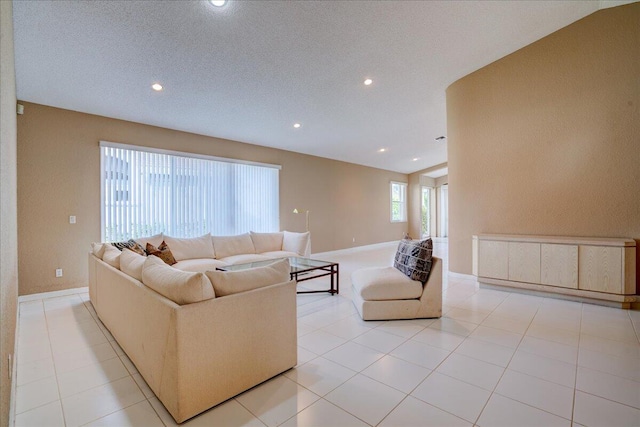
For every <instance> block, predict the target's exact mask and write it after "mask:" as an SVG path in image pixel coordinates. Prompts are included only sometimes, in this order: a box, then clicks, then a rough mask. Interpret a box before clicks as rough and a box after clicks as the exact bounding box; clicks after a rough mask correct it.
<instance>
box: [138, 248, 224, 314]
mask: <svg viewBox="0 0 640 427" xmlns="http://www.w3.org/2000/svg"><path fill="white" fill-rule="evenodd" d="M142 283H144V284H145V285H146V286H148V287H150V288H151V289H153V290H154V291H156V292H158V293H159V294H161V295H163V296H165V297H167V298H169V299H170V300H171V301H173V302H175V303H176V304H180V305H182V304H191V303H194V302H200V301H204V300H208V299H211V298H214V297H215V294H214V292H213V286H211V282H210V281H209V279H208V278H207V276H206V275H205V274H204V273H194V272H190V271H181V270H178V269H176V268H173V267H171V266H169V265H167V264H166V263H165V262H164V261H162V260H161V259H160V258H158V257H156V256H151V255H150V256H148V257H147V259H146V260H145V261H144V265H143V266H142Z"/></svg>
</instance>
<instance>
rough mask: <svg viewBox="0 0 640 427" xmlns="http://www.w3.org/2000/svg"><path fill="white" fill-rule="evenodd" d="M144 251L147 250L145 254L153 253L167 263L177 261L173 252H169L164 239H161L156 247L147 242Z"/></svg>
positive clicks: (171, 263) (170, 263)
mask: <svg viewBox="0 0 640 427" xmlns="http://www.w3.org/2000/svg"><path fill="white" fill-rule="evenodd" d="M146 252H147V255H155V256H157V257H158V258H160V259H161V260H163V261H164V262H166V263H167V264H169V265H173V264H175V263H176V262H177V261H176V259H175V258H174V257H173V254H172V253H171V250H170V249H169V246H168V245H167V244H166V243H165V241H164V240H163V241H162V243H160V246H158V247H157V248H156V247H155V246H153V245H152V244H151V243H147V250H146Z"/></svg>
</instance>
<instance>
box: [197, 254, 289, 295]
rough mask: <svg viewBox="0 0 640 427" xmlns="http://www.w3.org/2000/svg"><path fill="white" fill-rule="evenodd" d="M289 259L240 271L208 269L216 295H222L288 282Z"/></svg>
mask: <svg viewBox="0 0 640 427" xmlns="http://www.w3.org/2000/svg"><path fill="white" fill-rule="evenodd" d="M289 271H290V270H289V260H288V259H282V260H279V261H275V262H273V263H272V264H269V265H266V266H264V267H256V268H249V269H247V270H240V271H207V273H206V274H207V277H208V278H209V280H210V281H211V284H212V285H213V289H214V290H215V292H216V295H217V296H219V297H221V296H225V295H231V294H235V293H239V292H246V291H250V290H252V289H257V288H262V287H265V286H270V285H275V284H277V283H283V282H288V281H289V280H290V275H289Z"/></svg>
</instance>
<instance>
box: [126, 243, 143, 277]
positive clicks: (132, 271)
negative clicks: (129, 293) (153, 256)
mask: <svg viewBox="0 0 640 427" xmlns="http://www.w3.org/2000/svg"><path fill="white" fill-rule="evenodd" d="M146 260H147V257H144V256H142V255H140V254H137V253H135V252H133V251H132V250H129V249H127V248H125V249H123V250H122V253H121V254H120V270H121V271H122V272H123V273H126V274H128V275H129V276H131V277H133V278H134V279H136V280H140V281H142V267H143V266H144V262H145V261H146Z"/></svg>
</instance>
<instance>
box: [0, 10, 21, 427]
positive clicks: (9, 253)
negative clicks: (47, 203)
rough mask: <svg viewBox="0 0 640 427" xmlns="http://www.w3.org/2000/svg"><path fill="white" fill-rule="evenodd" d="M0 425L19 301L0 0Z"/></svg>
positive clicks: (9, 62) (10, 107) (8, 29)
mask: <svg viewBox="0 0 640 427" xmlns="http://www.w3.org/2000/svg"><path fill="white" fill-rule="evenodd" d="M0 200H2V203H0V426H8V425H9V417H10V408H11V402H10V399H11V381H10V380H9V372H11V370H12V369H13V367H12V366H11V365H10V364H9V362H8V357H9V355H10V354H11V355H12V360H15V357H14V352H15V348H14V346H15V333H16V312H17V302H18V258H17V257H18V237H17V224H16V221H17V218H16V73H15V60H14V51H13V3H12V2H10V1H0Z"/></svg>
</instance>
